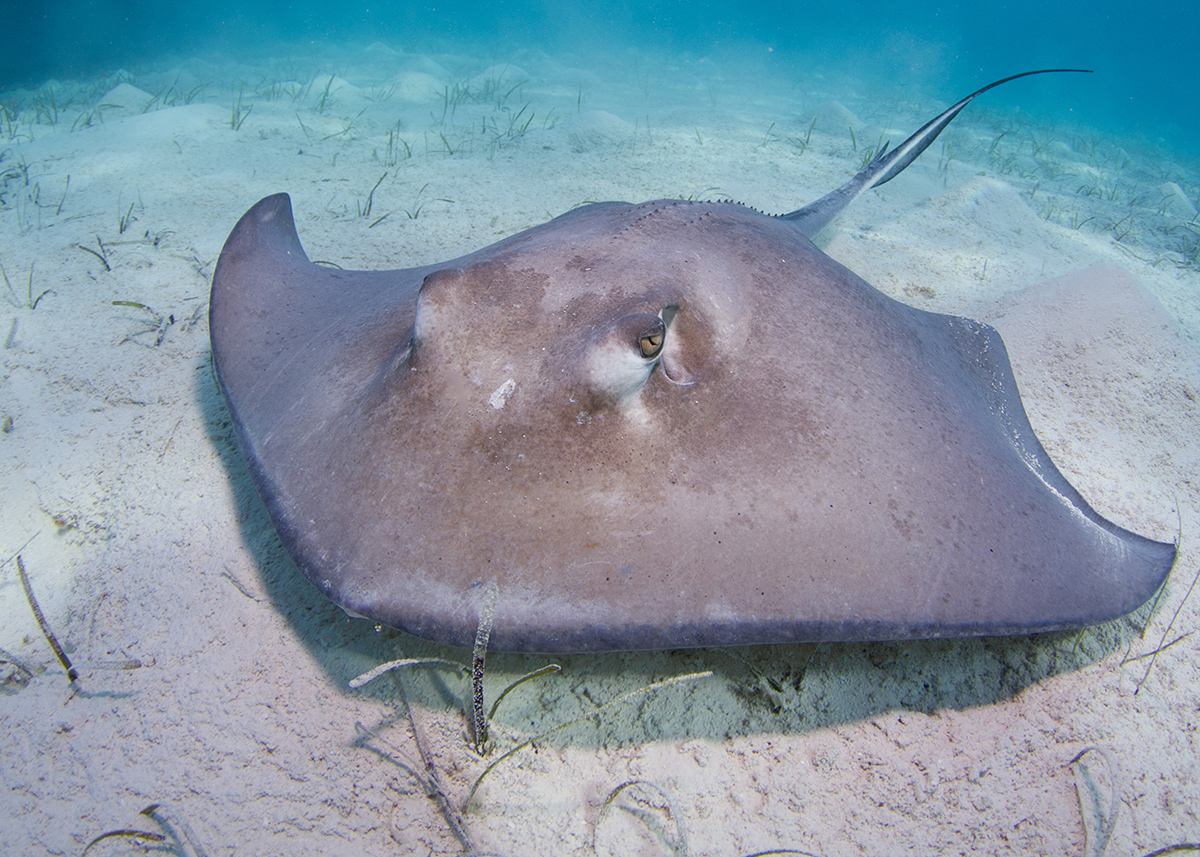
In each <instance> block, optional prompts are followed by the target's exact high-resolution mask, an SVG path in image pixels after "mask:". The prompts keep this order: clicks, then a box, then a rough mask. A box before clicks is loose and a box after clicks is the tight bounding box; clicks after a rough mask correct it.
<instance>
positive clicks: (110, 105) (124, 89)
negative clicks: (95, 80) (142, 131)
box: [98, 83, 153, 119]
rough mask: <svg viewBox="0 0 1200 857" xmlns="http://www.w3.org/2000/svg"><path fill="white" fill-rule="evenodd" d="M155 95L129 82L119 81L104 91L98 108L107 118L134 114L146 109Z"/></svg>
mask: <svg viewBox="0 0 1200 857" xmlns="http://www.w3.org/2000/svg"><path fill="white" fill-rule="evenodd" d="M152 97H153V96H152V95H150V93H148V92H143V91H142V90H140V89H138V88H137V87H136V86H133V85H132V84H129V83H119V84H117V85H116V86H114V87H113V88H112V89H110V90H109V91H108V92H106V93H104V95H103V97H101V99H100V101H99V103H98V109H99V110H100V111H101V112H102V113H103V115H104V118H105V119H114V118H119V117H121V116H133V115H135V114H138V113H141V112H142V111H143V110H145V109H146V105H147V104H149V103H150V99H151V98H152Z"/></svg>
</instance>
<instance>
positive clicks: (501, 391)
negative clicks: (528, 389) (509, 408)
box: [488, 378, 517, 411]
mask: <svg viewBox="0 0 1200 857" xmlns="http://www.w3.org/2000/svg"><path fill="white" fill-rule="evenodd" d="M516 389H517V382H516V381H515V380H513V379H512V378H509V379H508V380H507V381H505V382H504V383H503V384H501V385H500V386H499V387H497V388H496V389H495V391H494V392H493V393H492V395H490V396H489V397H488V404H489V405H491V406H492V410H493V411H498V410H500V409H502V408H503V407H504V404H505V402H507V401H508V400H509V399H510V398H512V394H513V392H514V391H515V390H516Z"/></svg>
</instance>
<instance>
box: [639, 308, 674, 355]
mask: <svg viewBox="0 0 1200 857" xmlns="http://www.w3.org/2000/svg"><path fill="white" fill-rule="evenodd" d="M656 320H657V322H658V324H656V325H655V326H654V327H653V328H651V329H650V330H647V331H645V332H644V333H643V334H642V335H641V337H640V338H639V339H638V350H639V351H640V352H641V354H642V356H643V357H645V358H646V359H647V360H651V359H653V358H655V357H657V356H658V355H659V354H660V353H661V352H662V349H663V342H664V341H665V340H666V338H667V327H666V325H665V324H663V322H662V319H661V318H660V319H656Z"/></svg>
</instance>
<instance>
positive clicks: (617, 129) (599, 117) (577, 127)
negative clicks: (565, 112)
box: [554, 110, 633, 152]
mask: <svg viewBox="0 0 1200 857" xmlns="http://www.w3.org/2000/svg"><path fill="white" fill-rule="evenodd" d="M554 130H555V131H556V132H558V133H559V134H561V135H562V137H563V139H564V140H565V142H566V145H567V147H568V148H569V149H570V150H571V151H572V152H595V151H599V150H601V149H609V148H612V147H613V146H619V145H621V144H623V143H627V142H628V141H629V140H631V139H632V138H633V126H632V125H630V124H629V123H628V122H626V121H625V120H624V119H621V118H619V117H617V116H614V115H612V114H611V113H608V112H606V111H604V110H588V111H587V112H586V113H580V114H579V115H578V116H575V117H573V118H571V119H568V120H567V121H566V122H564V123H562V124H561V125H559V126H558V127H557V128H555V129H554Z"/></svg>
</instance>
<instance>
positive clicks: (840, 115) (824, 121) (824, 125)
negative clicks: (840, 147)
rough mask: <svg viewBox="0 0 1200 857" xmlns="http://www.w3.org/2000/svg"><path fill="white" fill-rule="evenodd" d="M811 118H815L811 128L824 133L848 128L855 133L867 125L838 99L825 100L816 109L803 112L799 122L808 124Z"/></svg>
mask: <svg viewBox="0 0 1200 857" xmlns="http://www.w3.org/2000/svg"><path fill="white" fill-rule="evenodd" d="M813 119H816V120H817V124H816V125H814V126H813V130H815V131H822V132H824V133H826V134H844V133H845V132H846V129H848V128H853V129H854V133H855V134H857V133H858V132H859V131H862V130H864V129H865V128H866V127H867V123H866V122H864V121H862V120H861V119H859V118H858V117H857V116H855V115H854V114H853V113H852V112H851V111H850V110H849V109H848V108H847V107H846V105H844V104H842V103H841V102H840V101H826V102H825V103H824V104H821V105H819V106H818V107H816V109H814V110H811V111H809V112H808V113H805V114H804V115H803V116H801V117H800V124H802V125H804V126H808V125H810V124H812V121H813Z"/></svg>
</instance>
